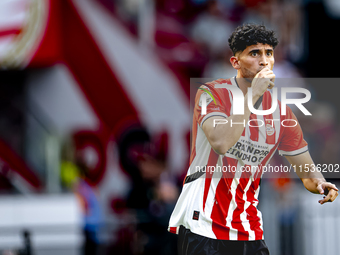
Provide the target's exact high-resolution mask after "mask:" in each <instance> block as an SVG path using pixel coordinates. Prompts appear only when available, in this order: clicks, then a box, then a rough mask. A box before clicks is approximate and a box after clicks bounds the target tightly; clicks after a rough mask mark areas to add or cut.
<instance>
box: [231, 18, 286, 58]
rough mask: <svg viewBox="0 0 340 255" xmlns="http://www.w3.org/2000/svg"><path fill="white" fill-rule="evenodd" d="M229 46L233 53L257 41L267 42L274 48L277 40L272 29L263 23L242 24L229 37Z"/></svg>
mask: <svg viewBox="0 0 340 255" xmlns="http://www.w3.org/2000/svg"><path fill="white" fill-rule="evenodd" d="M228 42H229V47H230V49H231V50H232V52H233V53H234V55H235V54H236V53H237V52H242V51H244V50H245V48H247V47H248V46H251V45H256V44H257V43H263V44H268V45H270V46H272V47H273V48H275V47H276V46H277V45H278V43H279V41H278V39H277V38H276V36H275V32H274V31H273V30H269V29H267V28H266V27H265V26H264V25H257V24H244V25H242V26H238V27H237V28H236V29H235V31H234V32H233V33H232V34H231V36H230V37H229V40H228Z"/></svg>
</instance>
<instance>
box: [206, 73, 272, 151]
mask: <svg viewBox="0 0 340 255" xmlns="http://www.w3.org/2000/svg"><path fill="white" fill-rule="evenodd" d="M255 78H268V79H255ZM255 78H254V79H253V81H252V84H251V86H252V88H253V90H252V91H253V95H252V97H253V101H252V102H253V104H255V103H256V102H257V100H258V99H259V98H260V97H261V96H262V95H263V94H264V92H266V90H267V88H268V85H269V84H272V83H271V82H270V79H275V75H274V73H273V72H272V71H271V70H269V69H268V68H264V69H262V70H261V71H260V72H259V73H257V74H256V76H255ZM247 99H248V93H247V94H246V95H245V96H244V114H243V115H231V116H229V117H228V118H225V119H226V120H227V121H228V122H227V123H226V124H216V125H215V127H214V120H217V119H221V118H223V117H210V118H208V119H207V120H206V121H204V123H203V125H202V129H203V132H204V133H205V135H206V137H207V139H208V141H209V143H210V145H211V147H212V148H213V149H214V150H215V151H216V152H217V153H219V154H222V155H223V154H225V153H226V152H227V151H228V150H229V149H230V148H231V147H232V146H233V145H234V144H235V143H236V142H237V141H238V139H239V138H240V137H241V135H242V132H243V130H244V127H245V125H243V124H242V123H247V121H248V119H249V117H250V114H251V112H250V110H249V108H248V101H247ZM231 122H232V123H241V124H233V125H231Z"/></svg>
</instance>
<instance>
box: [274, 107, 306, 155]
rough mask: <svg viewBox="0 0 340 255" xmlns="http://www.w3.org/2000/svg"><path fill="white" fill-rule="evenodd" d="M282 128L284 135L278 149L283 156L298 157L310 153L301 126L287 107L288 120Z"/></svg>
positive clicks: (285, 120)
mask: <svg viewBox="0 0 340 255" xmlns="http://www.w3.org/2000/svg"><path fill="white" fill-rule="evenodd" d="M281 127H282V128H283V134H282V139H281V141H280V144H279V147H278V150H279V154H280V155H281V156H296V155H299V154H301V153H304V152H306V151H308V144H307V142H306V141H305V140H304V139H303V133H302V129H301V126H300V124H299V122H298V120H297V118H296V116H295V115H294V113H293V112H292V110H291V109H290V108H289V107H287V115H286V118H284V119H283V120H282V121H281Z"/></svg>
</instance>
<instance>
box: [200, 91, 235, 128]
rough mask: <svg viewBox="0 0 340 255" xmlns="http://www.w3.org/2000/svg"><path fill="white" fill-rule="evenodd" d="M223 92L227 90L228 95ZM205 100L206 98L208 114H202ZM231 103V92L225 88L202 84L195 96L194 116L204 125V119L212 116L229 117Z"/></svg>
mask: <svg viewBox="0 0 340 255" xmlns="http://www.w3.org/2000/svg"><path fill="white" fill-rule="evenodd" d="M202 89H204V90H202ZM223 92H226V94H227V95H226V94H225V93H223ZM211 96H212V97H211ZM203 100H206V114H202V106H203ZM230 105H231V103H230V99H229V93H228V92H227V91H226V90H225V89H222V88H211V87H210V88H208V87H206V86H201V88H200V89H198V91H197V94H196V98H195V108H194V116H195V118H196V121H197V123H198V124H199V125H200V126H201V127H202V125H203V123H204V121H206V120H207V119H208V118H210V117H213V116H220V117H223V118H228V117H229V116H230Z"/></svg>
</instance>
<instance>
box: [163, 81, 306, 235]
mask: <svg viewBox="0 0 340 255" xmlns="http://www.w3.org/2000/svg"><path fill="white" fill-rule="evenodd" d="M217 84H227V85H228V86H236V87H237V83H236V80H235V78H231V79H219V80H215V81H213V82H210V83H207V87H205V89H209V90H210V92H211V93H212V95H213V97H214V98H215V99H216V100H215V101H213V100H212V99H211V97H210V96H208V95H206V96H205V98H206V101H207V102H206V104H207V112H206V115H201V104H202V102H201V100H202V96H201V95H202V94H203V93H206V92H204V91H203V90H198V92H197V95H196V98H195V108H194V116H193V127H192V148H191V156H190V167H189V170H188V172H187V177H186V180H185V183H184V185H183V189H182V192H181V194H180V197H179V199H178V201H177V204H176V206H175V209H174V211H173V213H172V215H171V218H170V222H169V229H168V230H169V231H170V232H172V233H178V230H179V226H180V225H183V226H184V227H185V228H187V229H190V230H191V232H193V233H196V234H198V235H201V236H205V237H209V238H213V239H222V240H261V239H263V223H262V214H261V212H260V211H259V210H258V209H257V205H258V195H259V191H260V180H261V177H262V171H261V169H262V167H263V166H265V165H266V164H267V163H268V162H269V160H270V159H271V157H272V156H273V154H274V152H275V151H276V149H278V150H279V153H280V155H291V156H293V155H298V154H300V153H303V152H305V151H307V150H308V148H307V143H306V141H305V140H304V139H303V134H302V130H301V127H300V125H299V124H298V122H297V119H296V117H295V115H294V114H293V113H292V111H291V109H290V108H289V107H287V114H286V115H281V106H280V103H279V104H278V107H277V109H276V110H275V111H274V112H273V113H272V114H269V115H255V114H251V115H250V118H249V121H250V122H248V124H247V123H246V125H245V126H246V127H245V128H244V131H243V134H242V135H241V137H240V139H239V140H238V141H237V142H236V143H235V144H234V145H233V146H232V147H231V148H230V149H229V150H228V152H226V153H225V154H224V155H220V154H217V153H216V152H215V151H214V150H213V149H212V147H211V145H210V143H209V142H208V140H207V137H206V136H205V134H204V132H203V130H202V124H203V122H204V121H205V120H206V119H207V118H209V117H212V116H221V117H225V118H227V117H228V116H230V115H231V114H232V113H233V94H232V93H231V91H230V89H227V88H215V86H216V85H217ZM228 86H227V87H228ZM206 94H207V93H206ZM203 98H204V97H203ZM215 102H216V103H215ZM271 105H272V94H271V93H270V92H269V91H267V92H265V93H264V95H263V100H262V103H261V105H260V107H259V108H258V110H268V109H270V108H271ZM289 119H293V120H295V121H296V122H295V121H294V122H295V124H296V123H297V125H296V126H294V124H289V121H288V120H289ZM282 121H283V122H286V123H284V125H282V124H281V123H282ZM291 122H292V121H291ZM293 126H294V127H293ZM212 167H215V168H214V170H215V171H213V168H212ZM246 167H252V168H251V169H253V168H255V169H257V170H256V171H252V172H251V171H240V169H242V168H243V169H245V168H246ZM218 169H219V170H218ZM221 169H222V170H221ZM223 169H224V170H226V171H223ZM227 169H229V170H227ZM232 169H237V170H236V171H232ZM198 177H199V178H198Z"/></svg>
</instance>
